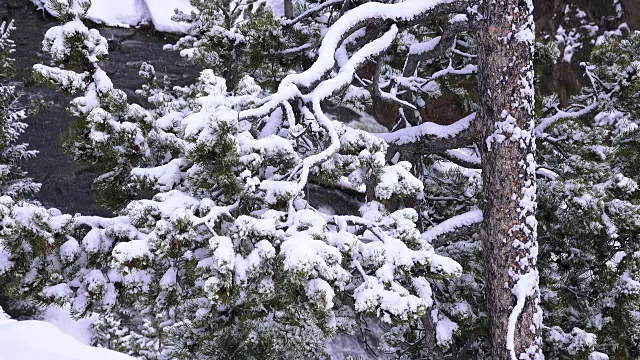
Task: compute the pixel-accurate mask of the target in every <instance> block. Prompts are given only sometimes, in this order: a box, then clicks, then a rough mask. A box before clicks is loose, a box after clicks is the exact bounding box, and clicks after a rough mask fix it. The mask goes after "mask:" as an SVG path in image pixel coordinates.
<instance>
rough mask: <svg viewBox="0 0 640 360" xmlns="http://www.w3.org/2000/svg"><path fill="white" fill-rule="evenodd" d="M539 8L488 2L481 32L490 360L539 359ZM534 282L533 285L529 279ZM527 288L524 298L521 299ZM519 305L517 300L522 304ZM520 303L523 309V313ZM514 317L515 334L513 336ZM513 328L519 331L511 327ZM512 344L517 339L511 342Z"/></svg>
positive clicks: (511, 0)
mask: <svg viewBox="0 0 640 360" xmlns="http://www.w3.org/2000/svg"><path fill="white" fill-rule="evenodd" d="M532 11H533V5H532V3H531V2H530V1H516V0H496V1H490V2H489V1H487V2H483V3H482V5H481V7H480V9H479V12H480V14H481V15H482V16H483V17H484V18H483V20H482V25H481V29H480V31H479V32H478V46H479V49H478V50H479V53H478V55H479V56H478V60H479V63H478V77H479V91H480V97H481V99H482V100H481V101H480V109H479V110H480V111H479V114H478V125H479V126H480V129H481V139H486V141H482V142H481V144H482V148H483V154H482V163H483V165H482V175H483V191H484V223H483V226H482V231H481V236H482V245H483V256H484V265H485V271H486V279H485V280H486V289H487V302H488V311H489V321H490V337H491V348H492V352H493V356H492V359H495V360H503V359H505V360H511V359H514V360H515V359H541V358H542V350H541V339H540V323H541V317H542V314H541V310H540V307H539V305H538V304H539V299H540V294H539V290H538V286H537V279H538V274H537V269H536V258H537V240H536V222H535V160H534V156H533V155H534V151H535V142H534V139H533V109H532V107H533V51H532V40H533V39H532V38H531V36H530V35H531V34H532V33H529V31H531V32H532V31H533V27H534V25H533V16H532ZM532 279H533V281H531V280H532ZM517 287H521V288H522V289H523V291H522V293H524V294H525V295H526V296H520V297H518V296H516V294H517V293H518V291H516V290H515V289H516V288H517ZM518 299H519V300H520V301H519V302H518V301H517V300H518ZM518 305H523V306H522V308H521V310H520V309H519V306H518ZM510 317H512V318H513V320H512V322H513V321H514V320H515V319H516V318H517V320H516V321H515V333H513V334H512V336H510V335H509V334H508V330H509V322H510V320H509V319H510ZM512 328H513V326H512ZM509 338H511V340H509ZM510 344H513V347H512V348H511V349H510V346H509V345H510Z"/></svg>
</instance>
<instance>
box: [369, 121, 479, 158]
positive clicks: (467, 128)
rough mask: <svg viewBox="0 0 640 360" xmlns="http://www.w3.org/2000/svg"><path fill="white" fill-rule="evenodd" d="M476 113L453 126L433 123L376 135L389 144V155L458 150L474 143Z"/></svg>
mask: <svg viewBox="0 0 640 360" xmlns="http://www.w3.org/2000/svg"><path fill="white" fill-rule="evenodd" d="M475 119H476V113H471V114H469V115H467V116H466V117H464V118H462V119H460V120H458V121H456V122H455V123H453V124H451V125H439V124H436V123H432V122H426V123H424V124H421V125H418V126H414V127H409V128H404V129H400V130H398V131H395V132H392V133H384V134H376V136H378V137H380V138H382V139H383V140H385V141H386V142H387V143H388V144H389V152H388V153H389V154H390V155H393V153H394V152H396V151H401V152H403V153H407V154H433V153H441V152H443V151H445V150H449V149H458V148H461V147H464V146H466V145H468V144H469V143H471V142H472V140H473V139H474V137H475V127H474V123H475Z"/></svg>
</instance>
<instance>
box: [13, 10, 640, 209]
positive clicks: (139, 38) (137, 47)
mask: <svg viewBox="0 0 640 360" xmlns="http://www.w3.org/2000/svg"><path fill="white" fill-rule="evenodd" d="M636 1H637V0H621V1H620V4H621V5H622V8H623V10H625V9H629V10H628V11H625V12H624V15H623V17H622V19H617V18H615V8H614V6H613V0H603V1H590V0H571V1H566V0H535V1H534V3H535V9H536V10H535V19H536V26H537V29H538V31H539V32H544V33H547V34H551V35H554V34H555V31H556V30H557V29H558V26H559V25H560V24H561V23H562V22H563V17H564V10H565V8H566V6H567V5H566V4H567V3H571V4H575V5H576V6H578V7H579V8H580V9H582V10H584V11H585V14H586V18H587V20H588V21H589V22H594V23H596V24H597V25H598V26H599V27H600V31H602V29H611V28H615V27H616V26H617V24H619V23H621V22H627V24H628V25H629V28H631V29H638V28H640V12H638V11H633V10H632V9H633V5H634V4H633V3H635V2H636ZM10 19H15V21H16V26H17V27H18V30H17V31H16V32H15V34H14V36H13V39H14V40H15V42H16V45H17V52H16V54H15V55H16V58H17V65H18V69H17V70H18V78H17V80H18V81H19V82H21V83H24V82H25V81H26V80H28V79H29V77H30V76H31V67H32V66H33V65H34V64H36V63H40V62H45V63H46V62H47V61H49V59H48V56H47V55H46V54H43V53H42V51H41V41H42V39H43V37H44V33H45V32H46V31H47V29H49V28H50V27H52V26H54V25H56V22H55V20H54V19H53V18H51V17H50V16H47V15H46V14H44V13H43V12H42V11H38V10H36V9H35V7H34V6H32V5H31V3H30V2H29V1H28V0H7V1H3V2H0V21H1V20H10ZM101 32H102V34H103V35H104V36H105V37H106V38H107V39H108V40H109V46H110V55H109V61H108V62H106V63H104V64H103V65H102V66H103V69H104V70H105V71H106V72H107V73H108V74H109V76H111V79H112V80H113V82H114V84H115V85H116V86H117V87H118V88H121V89H123V90H124V91H125V92H126V93H127V94H128V95H129V96H130V99H132V100H133V101H134V102H141V101H142V99H140V98H138V97H136V95H135V90H136V89H138V88H139V87H140V85H141V84H142V81H141V79H140V77H139V76H138V69H139V67H140V64H142V62H148V63H151V64H153V65H154V66H155V68H156V70H157V72H158V75H159V76H160V77H162V76H163V75H165V74H166V75H167V76H168V78H169V80H170V81H171V82H172V83H173V84H174V85H184V84H187V83H189V81H190V80H192V79H194V78H195V77H196V75H197V70H196V69H195V68H194V67H192V66H190V65H189V64H188V63H187V62H185V61H184V60H182V59H181V58H180V56H179V55H178V54H176V53H172V52H166V51H163V50H162V46H163V45H164V44H167V43H171V42H174V41H175V39H176V37H175V35H167V34H162V33H158V32H155V31H153V30H152V29H122V28H117V29H114V28H102V29H101ZM588 51H589V49H588V48H587V47H585V48H583V49H581V50H578V51H577V52H576V54H575V55H574V59H575V61H572V63H571V64H569V63H566V62H559V63H558V64H556V65H555V66H553V67H547V68H545V69H543V70H544V72H543V74H542V75H541V79H540V84H541V90H542V91H543V92H545V93H550V92H557V93H559V94H560V95H561V98H565V99H566V98H568V96H569V95H570V94H572V93H575V92H576V91H577V90H578V89H579V87H580V86H581V81H582V78H583V77H582V73H581V70H580V68H579V66H577V65H576V64H578V63H579V61H581V59H584V57H585V56H586V54H588ZM23 91H24V93H25V95H24V97H23V102H24V103H27V101H28V100H30V98H35V97H40V98H42V99H43V100H45V101H47V102H50V105H48V106H47V107H46V109H45V111H43V112H41V113H40V114H37V115H33V116H31V117H29V118H28V120H27V122H28V123H29V125H30V126H29V128H28V130H27V132H26V133H25V135H24V136H23V138H22V140H23V141H25V142H28V143H29V144H30V145H31V148H32V149H37V150H39V151H40V153H39V155H38V156H37V157H36V158H35V159H32V160H30V161H28V163H27V164H26V168H27V170H28V171H29V173H30V174H31V176H33V177H34V178H35V179H36V180H37V181H39V182H41V183H42V184H43V186H42V190H41V191H40V193H39V194H38V195H37V196H36V197H37V199H38V200H40V201H41V202H42V203H43V204H45V205H47V206H54V207H57V208H59V209H60V210H62V211H64V212H70V213H75V212H81V213H83V214H96V215H108V214H109V213H108V212H106V211H105V210H104V209H101V208H100V207H98V206H97V205H96V203H95V201H94V200H93V195H92V192H91V183H92V182H93V179H94V178H95V177H96V175H97V171H96V169H95V168H94V167H91V166H90V167H84V166H81V165H78V164H76V163H74V162H73V161H71V159H70V158H69V157H68V156H67V155H66V154H65V153H64V152H63V150H62V147H61V146H60V136H61V135H62V134H64V133H65V132H66V131H67V127H68V124H69V121H70V120H71V117H70V116H69V115H67V114H66V110H65V108H66V106H67V104H68V103H69V101H70V100H71V98H70V97H67V96H65V95H62V94H59V93H56V92H54V91H52V90H50V89H48V88H46V87H45V86H37V87H29V88H26V89H23ZM435 105H437V108H436V109H449V110H448V111H446V112H444V111H435V112H438V114H439V117H438V118H437V119H435V120H436V121H438V122H440V123H450V122H451V121H454V120H457V119H458V118H459V116H457V115H458V112H456V111H453V110H452V109H453V107H452V106H451V105H452V104H435ZM453 105H454V106H455V104H453ZM374 110H376V109H374ZM378 110H379V111H380V114H375V111H373V112H374V114H373V115H374V116H376V117H385V116H387V115H385V113H388V111H386V110H385V109H378ZM312 191H314V190H312ZM320 196H323V195H320ZM323 197H324V196H323ZM354 206H355V204H351V205H350V206H349V209H336V211H338V212H347V211H351V210H352V209H351V208H352V207H354Z"/></svg>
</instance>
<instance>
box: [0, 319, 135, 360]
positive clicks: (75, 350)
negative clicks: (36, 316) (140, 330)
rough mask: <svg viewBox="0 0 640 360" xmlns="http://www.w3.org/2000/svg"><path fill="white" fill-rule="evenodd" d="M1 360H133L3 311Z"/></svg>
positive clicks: (41, 322) (41, 323)
mask: <svg viewBox="0 0 640 360" xmlns="http://www.w3.org/2000/svg"><path fill="white" fill-rule="evenodd" d="M0 349H1V350H0V360H86V359H91V360H132V359H133V358H132V357H129V356H127V355H124V354H120V353H117V352H114V351H110V350H106V349H99V348H95V347H91V346H87V345H84V344H82V343H81V342H79V341H78V340H76V339H74V338H73V336H71V335H68V334H65V333H64V332H62V331H61V330H60V329H59V328H57V327H56V326H55V325H53V324H50V323H48V322H45V321H38V320H25V321H16V320H12V319H9V317H8V316H6V314H4V312H2V308H0Z"/></svg>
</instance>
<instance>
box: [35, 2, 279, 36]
mask: <svg viewBox="0 0 640 360" xmlns="http://www.w3.org/2000/svg"><path fill="white" fill-rule="evenodd" d="M31 1H32V2H33V3H34V4H35V5H36V6H38V7H39V8H42V7H44V4H45V3H46V1H47V0H31ZM265 1H266V3H267V4H268V5H269V6H271V7H272V8H273V10H274V13H275V14H276V15H277V16H282V15H283V14H284V1H283V0H265ZM175 9H179V10H181V11H183V12H185V13H190V12H191V10H193V9H194V8H193V6H191V4H190V2H189V0H92V2H91V8H89V13H88V14H87V17H88V18H89V19H90V20H92V21H95V22H98V23H101V24H105V25H109V26H121V27H130V26H138V25H142V24H147V23H150V24H152V25H153V26H154V27H155V29H156V30H158V31H162V32H175V33H184V32H186V31H187V24H185V23H178V22H175V21H173V20H171V17H172V16H173V15H174V14H175Z"/></svg>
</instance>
